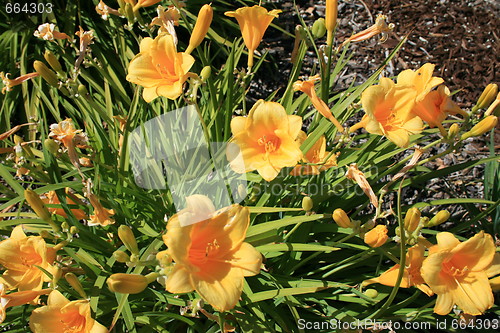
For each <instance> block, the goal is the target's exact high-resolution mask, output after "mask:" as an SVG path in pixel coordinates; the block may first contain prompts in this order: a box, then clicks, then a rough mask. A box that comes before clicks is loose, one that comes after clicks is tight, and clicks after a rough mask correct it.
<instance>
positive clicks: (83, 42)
mask: <svg viewBox="0 0 500 333" xmlns="http://www.w3.org/2000/svg"><path fill="white" fill-rule="evenodd" d="M75 35H77V36H78V37H79V38H80V48H79V53H80V54H79V56H78V58H77V59H76V61H75V71H76V70H78V69H79V68H80V65H81V64H82V62H83V59H84V58H85V55H86V54H87V52H89V50H90V48H89V46H90V44H92V43H93V42H94V31H93V30H89V31H85V30H83V28H82V27H80V30H79V31H77V32H75Z"/></svg>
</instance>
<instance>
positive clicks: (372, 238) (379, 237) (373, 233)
mask: <svg viewBox="0 0 500 333" xmlns="http://www.w3.org/2000/svg"><path fill="white" fill-rule="evenodd" d="M387 231H388V230H387V227H386V226H385V225H383V224H379V225H377V226H376V227H375V228H373V229H372V230H370V231H368V232H367V233H366V234H365V237H364V241H365V243H366V244H368V245H369V246H370V247H379V246H382V245H384V244H385V242H387V240H388V239H389V236H387Z"/></svg>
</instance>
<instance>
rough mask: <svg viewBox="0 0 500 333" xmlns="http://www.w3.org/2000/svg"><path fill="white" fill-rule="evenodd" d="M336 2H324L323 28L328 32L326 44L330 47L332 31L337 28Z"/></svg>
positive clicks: (331, 0) (328, 0)
mask: <svg viewBox="0 0 500 333" xmlns="http://www.w3.org/2000/svg"><path fill="white" fill-rule="evenodd" d="M337 14H338V1H337V0H326V12H325V26H326V31H327V32H328V36H327V41H326V42H327V44H328V45H331V44H332V40H333V30H335V27H336V26H337Z"/></svg>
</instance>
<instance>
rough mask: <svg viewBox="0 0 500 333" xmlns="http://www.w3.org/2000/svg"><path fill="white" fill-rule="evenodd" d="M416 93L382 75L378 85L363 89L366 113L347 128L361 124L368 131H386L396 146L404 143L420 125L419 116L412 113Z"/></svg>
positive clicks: (352, 130)
mask: <svg viewBox="0 0 500 333" xmlns="http://www.w3.org/2000/svg"><path fill="white" fill-rule="evenodd" d="M415 94H416V91H415V89H413V88H408V87H404V86H400V85H399V84H398V85H396V84H395V83H394V82H393V81H392V80H390V79H388V78H381V79H380V83H379V84H378V85H375V86H371V87H369V88H367V89H366V90H365V91H364V92H363V93H362V95H361V103H362V105H363V109H364V110H365V112H366V115H364V116H363V118H362V119H361V121H360V122H359V123H358V124H356V125H354V126H352V127H351V128H350V131H351V132H354V131H355V130H357V129H358V128H360V127H364V128H365V129H366V131H367V132H369V133H372V134H378V135H385V136H386V137H387V138H388V139H389V140H391V141H392V142H394V143H395V144H396V145H397V146H399V147H407V146H408V144H409V143H410V138H409V136H410V134H416V133H420V132H421V131H422V129H423V123H422V119H420V118H419V117H417V116H415V115H414V114H413V113H411V110H412V109H413V106H414V105H415Z"/></svg>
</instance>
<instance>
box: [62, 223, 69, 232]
mask: <svg viewBox="0 0 500 333" xmlns="http://www.w3.org/2000/svg"><path fill="white" fill-rule="evenodd" d="M61 229H62V230H63V231H64V232H66V231H69V224H68V222H66V221H64V222H63V223H61Z"/></svg>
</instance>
